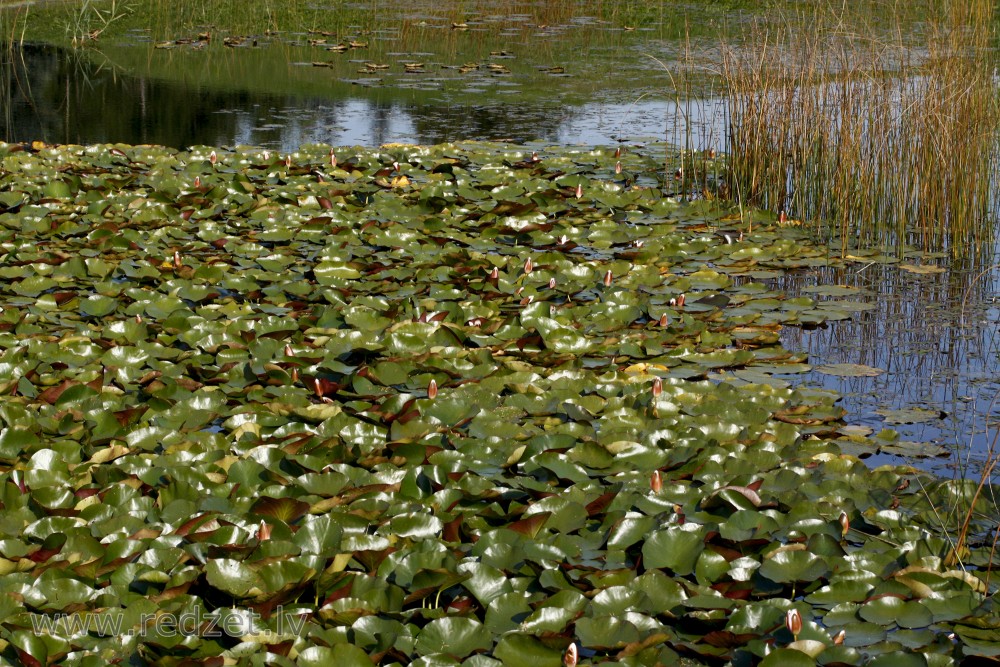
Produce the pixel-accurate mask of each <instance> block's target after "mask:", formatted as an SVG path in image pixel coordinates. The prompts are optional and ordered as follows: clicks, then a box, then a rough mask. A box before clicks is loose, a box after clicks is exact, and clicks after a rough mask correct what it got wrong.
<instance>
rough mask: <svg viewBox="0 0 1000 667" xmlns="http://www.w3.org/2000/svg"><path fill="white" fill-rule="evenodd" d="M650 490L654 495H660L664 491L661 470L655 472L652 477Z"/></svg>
mask: <svg viewBox="0 0 1000 667" xmlns="http://www.w3.org/2000/svg"><path fill="white" fill-rule="evenodd" d="M649 488H650V490H651V491H652V492H653V493H659V492H660V491H662V490H663V475H661V474H660V471H659V470H654V471H653V474H652V475H651V476H650V478H649Z"/></svg>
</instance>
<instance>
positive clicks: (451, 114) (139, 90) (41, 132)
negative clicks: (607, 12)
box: [0, 31, 1000, 475]
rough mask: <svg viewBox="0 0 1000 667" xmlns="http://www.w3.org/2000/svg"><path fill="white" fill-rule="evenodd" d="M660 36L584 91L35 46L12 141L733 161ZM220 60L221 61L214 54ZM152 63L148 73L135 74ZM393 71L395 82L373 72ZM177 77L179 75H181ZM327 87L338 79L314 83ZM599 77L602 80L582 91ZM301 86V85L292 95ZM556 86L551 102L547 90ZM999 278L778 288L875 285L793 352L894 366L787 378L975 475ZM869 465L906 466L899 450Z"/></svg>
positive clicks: (938, 463)
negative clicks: (590, 152)
mask: <svg viewBox="0 0 1000 667" xmlns="http://www.w3.org/2000/svg"><path fill="white" fill-rule="evenodd" d="M445 36H446V37H447V38H449V39H451V38H453V37H454V34H453V33H445ZM661 37H662V35H661V34H660V33H657V32H655V31H650V32H649V33H648V34H646V35H642V34H640V35H639V36H638V37H637V38H634V40H633V42H630V43H627V44H626V43H625V42H622V43H618V42H615V43H614V44H611V45H609V44H604V45H601V48H603V49H611V48H612V47H614V48H621V47H622V46H623V44H625V45H627V46H628V45H630V46H629V48H630V49H631V52H630V53H629V54H627V58H626V59H625V60H621V61H614V62H615V63H617V64H614V63H613V64H612V66H611V67H610V68H605V69H604V70H601V71H600V72H592V71H589V70H587V69H586V68H585V67H584V66H583V65H578V64H577V63H572V64H570V66H569V68H572V66H573V65H576V67H577V71H576V72H575V75H574V77H571V80H569V81H567V80H566V79H565V78H563V76H562V74H563V73H561V72H559V71H558V70H557V69H554V68H555V67H556V66H555V65H547V66H543V65H541V64H539V63H540V62H541V61H539V60H538V59H537V54H534V56H533V57H535V60H531V59H530V58H529V61H530V62H529V65H528V66H527V68H521V70H520V71H518V68H517V67H516V66H515V65H513V64H512V63H514V62H516V60H515V59H514V58H513V57H512V56H511V54H509V53H507V52H504V51H500V52H491V53H494V54H496V55H492V56H488V57H480V58H479V59H478V61H479V62H478V63H477V64H478V68H477V69H476V70H475V71H474V72H472V73H471V74H472V78H468V77H466V76H465V75H466V74H469V73H468V72H465V73H456V72H459V70H457V69H454V67H457V66H459V65H460V64H461V63H462V62H464V61H465V58H466V56H464V55H463V54H462V53H461V52H457V53H453V54H451V55H450V57H447V58H446V57H445V56H444V55H442V52H441V51H440V50H439V51H431V52H422V51H420V50H419V48H418V47H414V48H411V49H409V50H407V51H405V52H397V51H393V50H392V49H391V48H389V47H383V48H382V50H381V51H377V52H371V53H366V54H365V55H358V56H356V57H355V56H354V55H353V54H342V55H343V56H344V57H343V58H342V59H341V61H337V62H336V63H335V64H334V65H330V63H332V62H334V61H331V60H327V59H326V55H325V52H323V54H322V59H321V60H320V58H321V56H320V55H317V53H316V51H315V49H316V46H315V45H312V46H311V49H312V50H310V45H308V44H306V42H307V41H308V38H309V37H308V35H298V36H295V37H294V39H291V40H285V41H283V42H280V43H269V44H268V43H264V40H263V39H262V43H261V44H260V45H259V46H256V47H254V48H245V49H223V48H219V47H216V46H212V47H210V48H209V49H201V50H193V49H192V48H191V47H190V45H187V44H171V45H170V48H169V49H168V48H162V49H154V48H152V45H151V41H152V40H151V39H146V38H145V37H142V36H139V37H137V38H136V39H135V40H134V41H135V42H136V43H138V44H139V46H136V44H131V45H126V46H124V47H119V46H115V47H110V48H108V49H101V50H96V49H84V50H76V51H73V50H63V49H58V48H55V47H51V46H41V45H24V46H23V47H21V48H17V49H13V50H8V51H7V54H8V61H7V66H6V67H5V68H4V72H3V81H2V83H3V90H2V93H3V96H4V99H5V101H6V105H5V113H4V114H3V117H2V118H0V137H2V138H3V139H5V140H7V141H32V140H42V141H46V142H59V143H96V142H101V143H104V142H107V143H119V142H120V143H128V144H142V143H148V144H163V145H167V146H174V147H187V146H193V145H212V146H238V145H253V146H262V147H267V148H270V149H274V150H278V151H291V150H294V149H295V148H297V147H298V146H300V145H302V144H306V143H329V144H333V145H369V146H371V145H380V144H384V143H395V142H399V143H419V144H433V143H441V142H447V141H454V140H458V139H464V140H475V139H483V140H498V139H500V140H507V141H510V142H513V143H525V142H542V143H543V144H544V143H551V144H583V145H609V144H614V143H617V142H627V143H637V142H649V141H663V140H664V139H666V140H667V141H671V142H673V143H681V142H683V140H684V136H685V125H684V120H685V119H692V127H691V136H692V138H693V142H694V144H695V145H696V146H697V147H698V148H716V149H720V150H721V149H724V147H725V144H724V136H725V130H724V127H725V125H724V122H725V114H724V110H721V109H720V106H719V105H720V103H719V102H717V101H709V102H699V103H697V104H694V105H686V104H683V103H682V104H680V105H679V104H678V103H677V101H676V100H673V99H668V98H667V96H666V95H664V94H662V92H659V91H662V90H664V89H665V88H666V85H667V83H668V82H669V81H670V74H669V73H668V72H667V71H666V70H663V69H662V68H658V67H657V66H655V65H651V64H650V61H649V59H648V58H646V56H647V55H655V57H657V58H659V59H663V58H669V57H671V56H672V55H676V53H677V49H676V46H671V43H670V42H665V41H662V40H661V39H660V38H661ZM619 38H620V39H622V40H625V39H627V37H626V36H623V35H619V36H617V37H615V39H619ZM511 39H513V38H511ZM520 39H522V41H519V42H517V43H516V45H517V46H518V47H522V48H527V46H528V44H529V43H530V42H525V41H523V40H524V39H527V38H524V37H523V36H522V37H521V38H520ZM143 41H145V42H146V43H145V44H143ZM195 44H197V43H195ZM254 44H256V41H255V42H254ZM265 47H266V48H265ZM486 48H488V46H487V47H486ZM211 49H214V51H215V55H214V56H211V57H208V56H206V52H208V51H210V50H211ZM609 52H610V51H609ZM598 53H600V51H599V52H598ZM615 53H618V52H617V51H615ZM609 57H610V56H609ZM616 57H617V56H616ZM417 58H421V59H424V60H426V61H427V63H428V64H425V65H424V67H422V68H419V70H420V71H419V72H418V71H408V70H407V69H405V66H404V68H402V69H401V67H400V63H405V62H412V61H414V60H416V59H417ZM143 59H145V62H146V66H144V67H140V66H138V65H137V64H136V63H142V62H143ZM382 60H385V61H387V63H388V64H389V68H388V69H389V70H390V72H389V73H384V72H385V70H382V69H371V68H369V64H373V63H376V62H378V61H382ZM265 61H266V62H268V63H269V65H268V68H269V69H266V70H262V71H265V72H267V74H266V75H263V77H262V80H261V81H260V82H259V85H251V84H250V83H248V82H250V81H253V77H252V70H253V69H254V67H263V64H262V63H263V62H265ZM317 62H322V63H325V64H324V66H322V67H321V66H317V65H316V64H315V63H317ZM491 67H492V69H491ZM500 67H505V68H507V69H508V70H510V73H507V72H505V71H504V70H503V69H500ZM544 67H549V68H550V69H548V70H546V69H544ZM171 68H179V71H180V72H181V73H179V74H175V75H173V76H171V75H169V70H170V69H171ZM247 68H248V69H249V70H250V73H249V74H248V72H247V71H244V70H245V69H247ZM413 69H414V70H415V69H418V68H413ZM639 71H641V72H642V75H641V80H638V79H634V80H631V81H629V82H628V85H625V84H624V83H622V82H621V81H620V80H619V79H620V78H621V76H622V75H623V74H624V73H629V72H639ZM319 76H322V77H325V82H326V83H325V84H323V85H320V84H318V83H317V77H319ZM587 76H592V77H593V79H594V80H593V81H581V79H585V78H586V77H587ZM539 77H541V79H539ZM292 80H296V81H298V82H299V83H298V84H297V85H291V84H289V85H285V84H286V83H287V82H288V81H292ZM539 80H541V83H540V84H539ZM616 82H617V83H618V84H621V85H620V86H618V87H616ZM546 88H549V91H548V92H549V93H550V94H539V90H540V89H542V90H543V91H544V89H546ZM709 92H710V91H709ZM707 99H710V100H711V99H713V98H711V97H709V98H707ZM997 280H998V278H997V275H996V273H995V272H992V271H986V272H984V273H983V274H982V275H979V276H975V275H972V274H969V273H961V272H957V271H956V272H944V273H936V274H928V275H922V274H917V273H908V272H906V271H902V270H900V269H899V268H898V267H895V266H893V265H891V264H889V265H885V264H874V265H871V266H864V265H852V268H846V269H837V270H835V271H834V270H831V271H827V272H822V273H820V272H815V273H797V274H789V275H787V276H784V277H782V278H774V279H772V280H770V281H766V282H769V283H770V286H773V287H777V288H780V289H782V290H784V291H786V292H788V293H789V294H790V295H792V296H795V295H796V294H797V292H798V291H799V290H800V289H802V288H803V287H806V286H809V285H816V284H840V285H847V286H852V287H858V288H861V289H862V290H863V291H862V293H861V295H860V296H859V297H858V300H863V301H867V302H868V303H869V304H870V309H869V310H865V311H862V312H860V313H858V314H856V316H855V317H854V318H852V319H851V320H849V321H843V322H837V323H833V324H830V325H829V326H827V327H824V328H819V329H812V330H804V329H798V328H786V329H785V330H784V332H783V334H782V338H783V344H784V346H785V347H786V348H787V349H789V350H802V351H805V352H808V354H809V357H810V359H809V361H810V363H811V364H813V365H814V366H818V365H821V364H825V363H853V364H865V365H869V366H874V367H877V368H880V369H883V370H885V371H886V372H885V373H884V374H882V375H879V376H878V377H852V378H840V377H834V376H830V375H823V374H820V373H817V372H810V373H806V374H802V375H797V376H789V377H787V378H786V379H788V380H790V381H794V382H805V383H809V384H814V385H819V386H823V387H826V388H829V389H833V390H836V391H838V392H839V393H841V394H842V395H843V396H844V399H843V404H844V407H845V408H846V409H847V410H848V417H847V421H848V423H850V424H858V425H865V426H870V427H871V428H872V429H873V430H874V431H875V432H878V431H879V430H881V429H882V428H893V429H895V430H897V431H899V433H900V439H901V440H903V441H915V442H921V443H932V444H934V445H937V446H940V447H943V448H944V450H945V451H946V452H948V455H947V456H944V457H940V458H932V459H926V460H921V461H919V462H917V465H920V466H922V467H926V468H931V469H934V470H936V471H938V472H941V473H942V474H947V475H951V474H958V475H966V474H975V470H976V468H977V465H976V464H977V462H978V463H980V464H981V462H982V460H983V459H984V457H985V454H986V452H987V450H988V448H989V446H990V444H991V442H992V439H993V436H994V432H993V431H991V430H990V429H991V427H994V426H995V425H994V423H993V421H992V416H993V415H995V414H996V413H997V412H998V408H997V406H996V405H995V404H994V401H995V399H996V398H997V396H998V395H1000V373H998V371H1000V368H998V366H1000V364H998V357H1000V341H998V335H997V325H998V322H1000V308H998V307H997V304H996V299H997V296H998V287H997ZM887 411H889V412H887ZM901 411H902V412H901ZM906 422H912V423H906ZM870 460H871V461H872V462H873V463H880V462H892V463H899V462H900V461H901V460H903V459H901V458H899V457H898V456H897V455H895V454H888V453H884V454H879V455H877V456H875V457H873V458H872V459H870Z"/></svg>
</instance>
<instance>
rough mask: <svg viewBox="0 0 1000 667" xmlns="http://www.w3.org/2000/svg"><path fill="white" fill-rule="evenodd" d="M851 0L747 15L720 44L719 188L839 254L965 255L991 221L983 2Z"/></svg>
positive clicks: (989, 62)
mask: <svg viewBox="0 0 1000 667" xmlns="http://www.w3.org/2000/svg"><path fill="white" fill-rule="evenodd" d="M860 4H861V3H857V4H855V3H843V4H841V3H838V4H837V5H836V6H835V7H833V6H822V7H819V8H816V9H814V10H812V13H810V14H808V15H798V16H794V17H790V16H785V17H783V18H782V19H781V20H778V21H763V20H761V21H756V22H754V23H752V24H751V25H750V27H749V28H748V29H747V31H746V32H745V34H744V35H743V38H742V39H741V41H740V42H739V43H738V44H736V45H729V46H728V47H727V48H726V49H725V50H724V54H723V65H722V74H723V78H724V80H725V83H726V90H727V102H728V110H729V114H730V118H729V123H728V124H729V152H730V163H729V185H730V191H731V194H732V197H733V198H735V199H737V200H738V201H739V202H740V203H741V204H743V205H749V206H758V207H764V208H768V209H771V210H775V211H778V210H785V211H787V212H788V213H789V215H791V216H794V217H797V218H800V219H803V220H807V221H810V222H812V223H813V224H814V225H815V226H816V228H817V231H819V232H820V233H821V234H823V235H824V236H826V237H828V238H832V239H836V240H838V241H839V243H840V249H841V252H842V253H847V252H848V249H849V248H850V247H853V246H861V247H871V246H875V247H892V248H896V249H899V248H902V247H903V246H904V245H912V246H916V247H919V248H922V249H926V250H932V249H933V250H947V251H950V252H951V254H952V255H953V256H956V257H966V258H967V257H970V256H978V255H979V254H981V253H983V252H984V251H985V250H987V249H988V248H990V247H991V246H992V238H993V236H992V234H993V228H994V223H995V222H996V220H997V205H996V204H997V202H996V190H995V187H994V183H996V176H997V175H998V161H997V151H996V150H995V148H996V132H997V128H998V105H997V87H996V80H995V72H994V63H995V56H994V54H993V52H992V50H991V47H992V43H991V41H992V39H993V30H994V13H995V10H994V7H993V3H992V2H991V1H988V0H954V1H953V2H950V3H931V5H929V6H928V7H927V8H926V14H925V16H924V17H923V20H922V21H919V22H911V18H910V17H909V16H908V15H907V14H906V12H904V9H903V6H902V5H900V4H898V3H888V2H881V1H879V0H875V4H876V5H878V6H877V7H875V8H874V10H875V11H873V12H872V13H871V14H870V15H867V16H877V17H879V18H880V21H879V22H878V23H877V24H875V23H873V22H869V21H868V20H866V15H865V14H862V13H861V12H860V10H859V9H857V8H858V7H859V6H860ZM867 4H868V5H871V3H867ZM868 9H869V10H871V9H872V8H871V7H869V8H868ZM885 17H893V18H892V20H890V21H888V22H886V21H885V20H884V19H885ZM904 17H905V18H904Z"/></svg>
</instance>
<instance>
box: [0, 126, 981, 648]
mask: <svg viewBox="0 0 1000 667" xmlns="http://www.w3.org/2000/svg"><path fill="white" fill-rule="evenodd" d="M662 150H663V148H662V147H654V148H650V149H640V150H627V151H625V152H624V153H622V154H620V155H616V151H615V150H614V149H596V150H590V149H573V148H553V147H548V148H545V149H540V150H538V151H537V152H533V151H532V150H530V149H523V148H515V147H510V146H508V145H503V144H483V143H468V144H459V145H439V146H435V147H415V146H384V147H382V148H380V149H330V148H329V147H326V146H311V147H310V146H307V147H304V148H303V149H302V150H301V151H296V152H294V153H292V154H287V155H286V154H278V153H268V152H266V151H264V150H262V149H247V150H241V151H235V152H234V151H228V150H221V149H212V148H208V147H204V148H196V149H192V150H189V151H176V150H173V149H167V148H155V147H131V146H126V145H94V146H90V147H79V146H57V147H48V146H43V145H35V146H23V145H12V144H5V145H2V146H0V168H2V171H0V174H2V186H3V187H2V192H0V207H2V209H3V210H2V212H0V248H2V251H3V253H4V254H3V262H2V266H0V272H2V274H3V281H2V283H0V306H2V312H0V350H2V352H0V391H2V392H3V394H4V396H5V399H4V400H3V401H2V402H0V420H2V422H3V428H2V430H0V465H2V469H3V472H0V480H2V482H0V500H2V502H3V505H2V509H0V533H2V534H0V568H2V571H3V572H4V576H3V578H2V579H0V591H2V593H3V595H0V601H2V605H0V628H2V630H0V636H2V639H3V642H4V646H3V647H0V651H2V652H4V655H5V656H6V657H9V658H10V659H12V660H14V659H18V658H20V659H21V660H23V661H25V662H31V663H32V664H35V663H37V664H47V663H48V664H55V663H58V664H87V665H90V664H97V663H98V662H101V664H104V663H108V662H115V661H119V660H125V661H133V662H136V661H140V662H153V661H158V660H168V661H172V660H178V659H181V658H186V659H189V660H193V661H196V662H201V661H204V660H207V659H210V658H211V657H214V656H219V655H222V656H224V657H225V658H228V659H230V660H232V661H233V662H234V663H239V664H254V663H253V661H254V660H256V661H266V662H268V663H271V664H283V665H285V664H287V665H322V664H345V665H368V664H372V663H373V662H375V663H377V664H424V665H455V664H469V665H494V664H507V665H529V664H530V665H536V666H537V665H559V664H561V663H562V661H563V656H564V654H565V653H566V652H567V651H568V650H569V647H570V646H571V645H572V646H576V647H577V648H578V650H579V654H580V657H581V661H582V662H585V663H587V664H600V663H616V664H622V663H624V664H638V665H654V664H679V663H682V662H683V661H686V662H687V663H688V664H692V663H693V664H718V663H721V662H726V661H732V662H733V663H734V664H738V665H750V664H757V663H760V664H764V665H799V664H809V665H811V664H871V665H899V664H904V665H909V664H914V665H916V664H920V665H947V664H955V661H957V660H959V659H961V658H962V657H964V656H970V655H986V656H992V655H996V654H997V652H998V648H997V646H998V640H1000V618H998V616H997V614H996V612H995V611H994V608H993V601H992V595H991V594H992V593H993V592H994V591H995V589H996V582H995V581H992V580H991V577H990V571H989V569H988V567H989V564H990V562H991V561H992V547H991V545H992V539H991V531H993V530H994V529H995V526H996V519H995V517H996V507H995V504H994V503H993V502H992V499H988V498H987V497H986V496H981V497H979V499H978V501H977V502H976V503H975V506H974V507H972V508H970V507H969V503H970V500H971V499H972V497H973V491H974V489H975V484H974V483H971V482H963V481H949V480H946V479H942V478H940V477H938V476H934V475H931V474H928V473H925V472H921V471H919V470H917V469H915V468H912V467H907V466H900V467H892V466H883V467H879V468H877V469H875V470H872V469H870V468H869V467H868V466H867V465H866V464H865V463H864V462H863V461H862V460H860V459H859V458H858V455H859V454H861V453H862V452H868V453H870V452H873V451H875V450H876V449H878V448H880V447H886V446H889V445H892V444H893V442H895V441H896V440H897V438H895V437H893V436H892V434H890V433H887V432H884V431H881V430H880V431H878V432H875V433H871V434H870V435H869V434H867V433H866V432H865V431H864V430H863V429H860V428H858V426H857V424H855V423H854V422H853V421H852V418H851V416H850V415H848V414H847V413H846V411H845V410H844V408H843V407H841V405H840V396H839V395H838V394H837V393H835V392H833V391H830V390H828V389H824V388H813V387H809V386H805V385H800V384H789V383H786V382H785V380H786V379H787V378H788V377H795V376H797V375H799V376H801V374H803V373H805V372H810V371H812V370H816V371H818V372H820V373H822V374H823V375H824V376H826V377H831V378H842V377H864V376H869V375H870V376H873V377H874V376H877V375H879V373H880V371H878V370H876V369H874V368H873V367H871V366H869V365H867V364H858V363H857V362H856V361H857V360H855V361H853V362H843V361H840V360H835V359H830V360H829V363H825V364H823V365H822V366H820V367H818V368H814V366H813V363H812V360H811V359H809V357H808V356H807V354H806V352H805V351H803V348H804V347H807V346H804V345H799V344H797V345H795V346H792V345H785V344H783V340H790V341H792V342H795V343H799V342H801V341H800V340H799V339H797V338H796V337H795V336H794V335H791V334H790V333H789V332H802V333H801V336H802V337H803V338H808V337H809V336H812V335H814V334H815V333H817V332H822V331H823V327H824V326H826V325H828V324H829V323H831V322H836V321H844V320H848V319H849V318H863V317H864V313H866V312H868V311H869V310H870V306H869V305H867V304H868V303H870V300H868V301H866V300H865V299H863V298H861V297H862V296H866V295H864V294H859V292H858V289H860V288H862V287H863V288H865V289H871V288H870V286H864V285H860V284H858V285H851V284H848V283H849V282H850V281H851V280H855V281H860V280H861V278H860V277H861V276H865V275H866V272H867V271H872V270H873V268H877V267H872V266H869V264H870V263H871V262H872V261H873V260H874V261H878V257H866V258H859V259H858V260H847V261H842V260H839V259H837V258H834V257H831V256H830V253H829V250H828V248H827V247H826V246H825V245H821V244H816V243H815V242H813V241H811V240H810V234H809V233H808V231H807V230H804V229H802V228H801V227H798V226H794V225H779V224H777V223H776V221H775V220H774V219H773V216H771V215H768V214H760V213H753V214H749V213H748V214H744V215H740V213H739V212H738V211H735V210H730V209H725V208H720V207H719V206H717V205H714V204H713V203H711V202H705V201H701V202H694V203H688V204H682V203H678V202H677V201H675V200H673V199H670V198H665V197H663V196H662V194H661V190H660V185H659V183H658V181H657V174H659V173H661V171H662V162H661V155H662ZM619 165H620V169H619ZM619 172H620V173H619ZM741 234H742V237H741ZM726 235H728V236H729V238H730V239H731V240H732V241H733V243H726V242H725V240H724V239H725V236H726ZM912 266H914V267H915V266H917V265H916V264H914V265H912ZM865 267H867V268H865ZM858 269H864V271H859V270H858ZM787 272H793V273H799V274H803V275H806V276H811V277H812V278H813V281H812V283H811V284H810V285H807V286H806V287H805V288H801V289H799V290H798V293H796V292H793V291H792V290H790V289H785V288H784V287H783V286H782V285H781V278H780V276H782V275H787ZM848 274H849V275H850V276H852V278H847V277H845V276H847V275H848ZM868 275H869V276H870V275H872V274H868ZM914 275H919V274H917V273H914ZM924 291H925V292H930V290H929V289H926V288H925V289H924ZM976 312H977V313H979V314H980V315H982V313H981V312H980V311H976ZM860 321H862V322H863V319H862V320H860ZM832 330H834V329H829V330H827V331H832ZM970 345H971V344H970ZM845 347H846V345H845ZM862 361H868V362H872V363H874V362H876V361H878V358H877V357H872V358H865V359H862ZM966 519H968V523H967V524H966V526H967V530H965V531H963V530H962V525H963V524H964V523H966ZM960 535H964V539H959V536H960ZM956 539H957V540H958V541H957V542H956ZM793 610H794V611H795V612H797V614H798V615H799V616H800V617H801V619H802V622H801V628H799V627H798V625H797V624H796V623H791V622H787V623H786V619H787V618H789V615H790V612H792V611H793ZM66 615H69V616H66ZM182 615H187V616H185V618H190V617H195V618H201V619H210V620H213V621H214V622H215V623H216V624H220V626H221V627H226V628H230V629H232V627H234V626H233V625H224V626H222V625H221V624H222V623H223V622H227V621H232V620H234V619H235V620H236V621H239V623H236V624H235V626H238V627H237V629H238V631H233V632H228V631H227V632H224V633H215V634H210V633H207V632H186V633H185V632H181V633H178V632H176V629H171V627H170V626H169V623H166V624H164V623H155V622H153V621H152V620H151V619H155V618H158V617H159V618H166V619H176V618H181V616H182ZM794 615H795V614H792V616H794ZM67 618H76V619H89V620H86V622H88V623H89V622H96V620H97V619H102V620H103V621H105V622H106V623H109V624H110V625H105V626H102V627H104V628H105V630H104V631H101V632H96V631H95V632H90V633H79V632H72V631H69V630H67V626H66V625H62V626H60V625H59V624H58V622H57V621H59V620H60V619H62V621H63V622H64V623H65V622H66V619H67ZM46 622H48V623H49V626H47V627H48V628H49V631H48V632H41V633H39V632H38V631H37V630H38V628H39V627H42V625H40V624H44V623H46ZM212 627H215V626H214V625H213V626H212ZM108 628H111V630H110V631H109V630H108ZM789 628H791V630H794V632H795V634H794V635H793V633H792V631H790V629H789ZM127 631H130V632H129V634H124V633H125V632H127Z"/></svg>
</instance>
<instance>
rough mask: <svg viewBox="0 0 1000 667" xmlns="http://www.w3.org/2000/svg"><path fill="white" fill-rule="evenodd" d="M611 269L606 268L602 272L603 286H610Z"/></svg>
mask: <svg viewBox="0 0 1000 667" xmlns="http://www.w3.org/2000/svg"><path fill="white" fill-rule="evenodd" d="M611 278H612V276H611V269H608V270H607V271H606V272H605V274H604V286H605V287H611Z"/></svg>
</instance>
